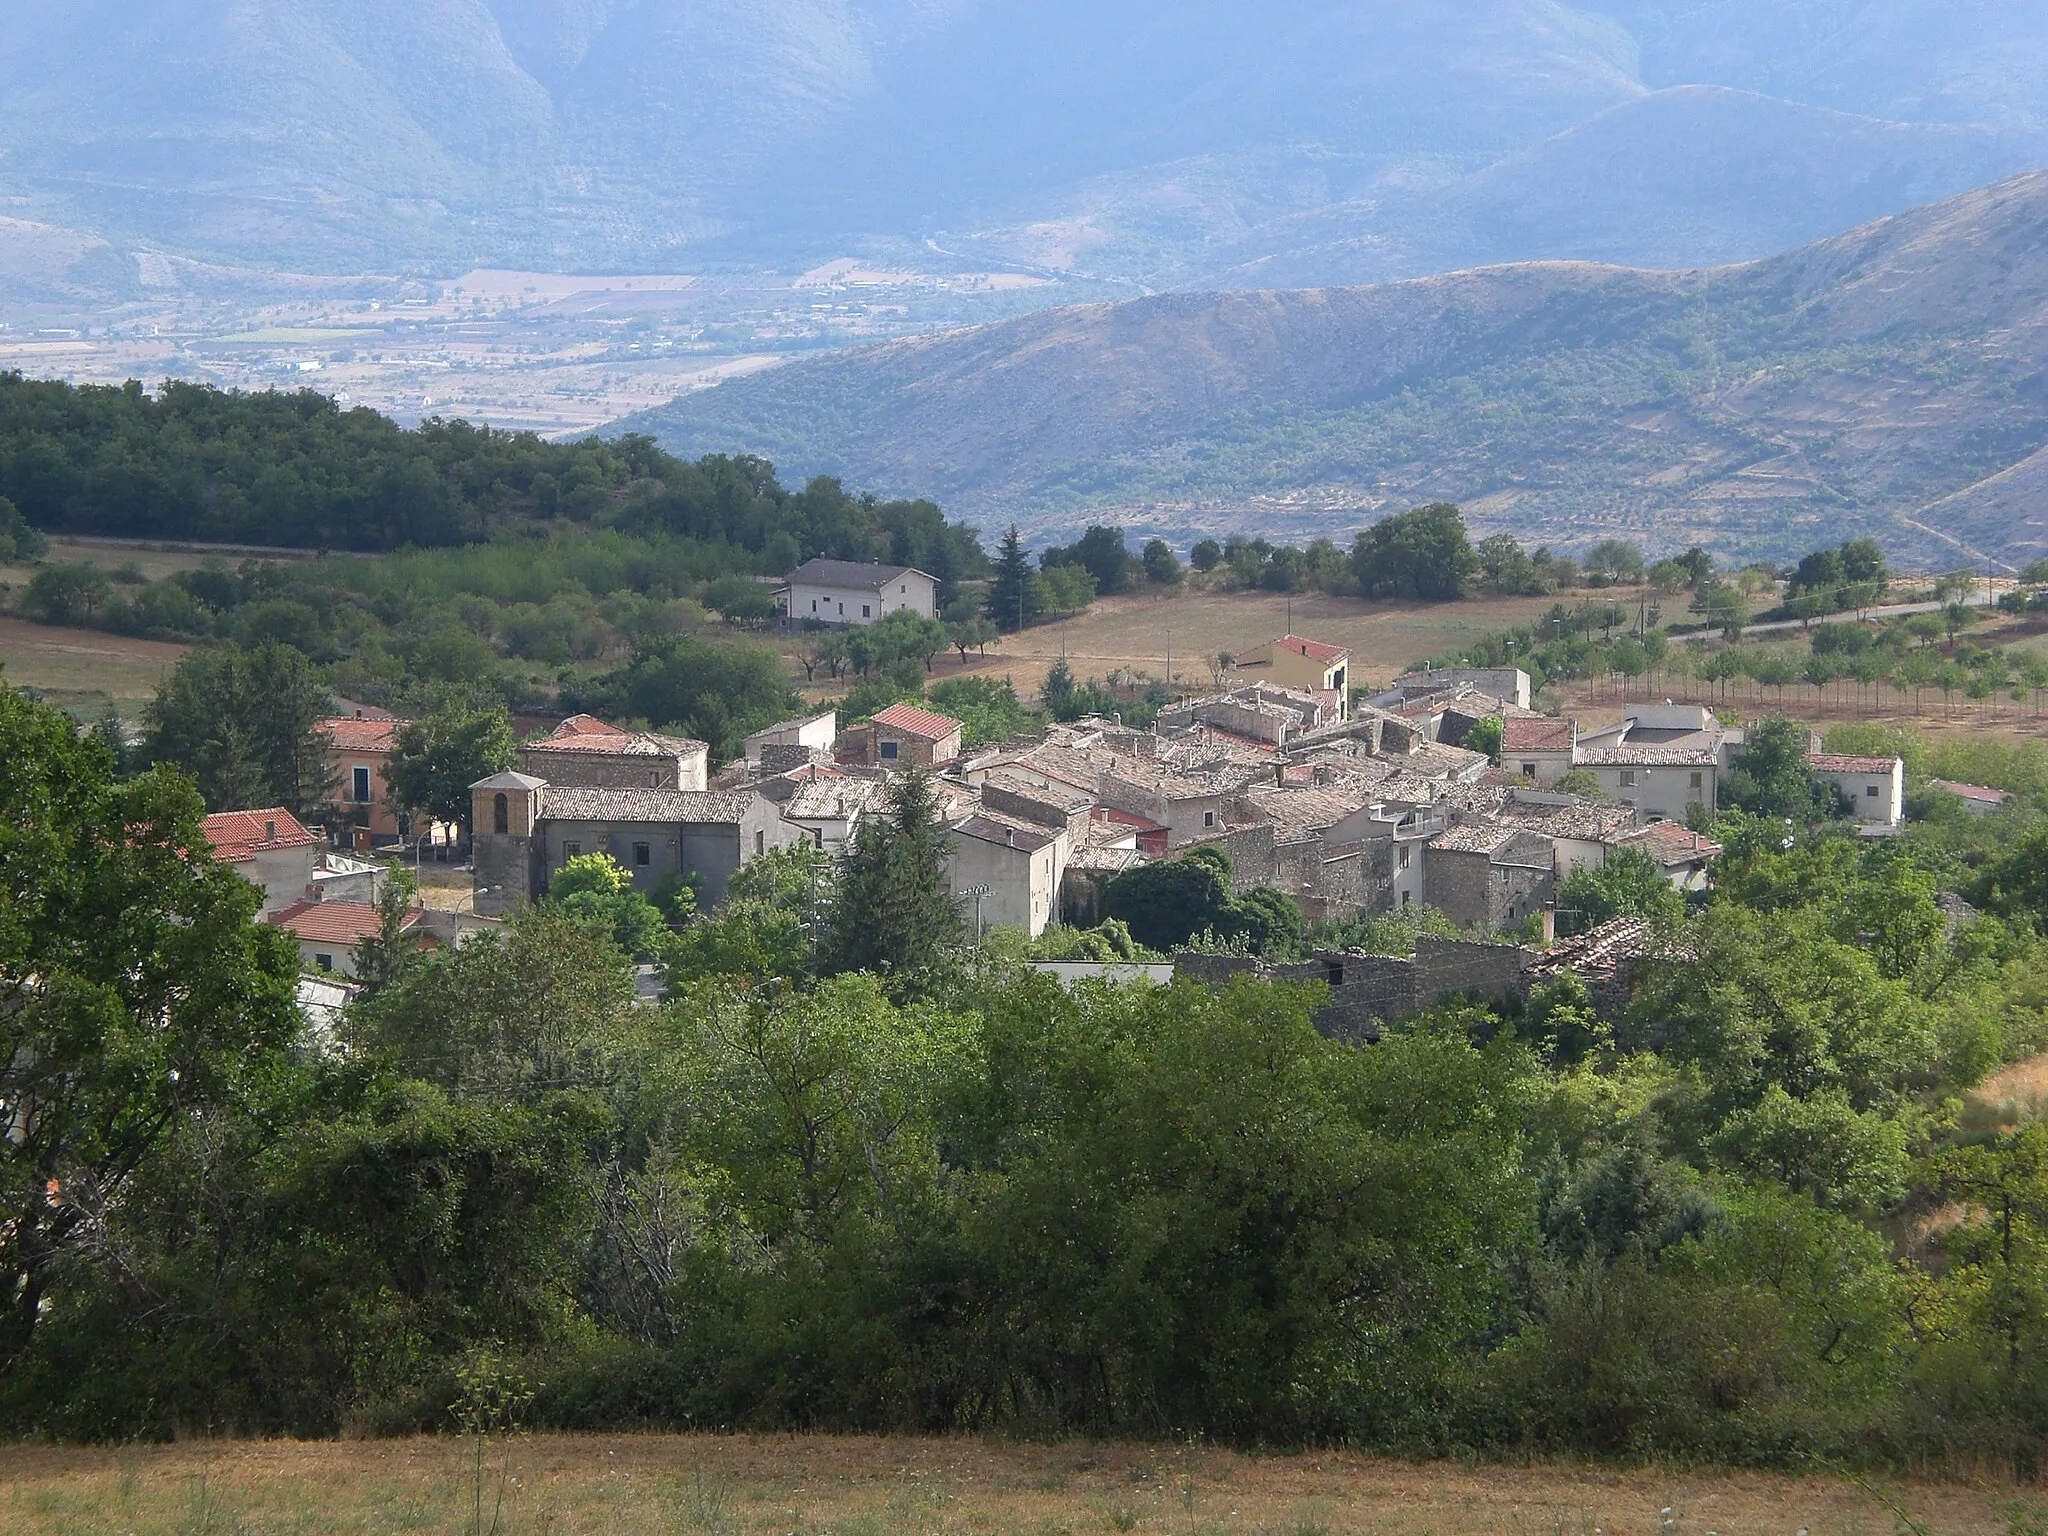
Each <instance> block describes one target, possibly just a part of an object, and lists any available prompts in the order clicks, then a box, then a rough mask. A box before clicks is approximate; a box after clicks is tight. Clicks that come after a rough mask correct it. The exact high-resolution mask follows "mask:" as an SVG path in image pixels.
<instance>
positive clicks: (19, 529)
mask: <svg viewBox="0 0 2048 1536" xmlns="http://www.w3.org/2000/svg"><path fill="white" fill-rule="evenodd" d="M49 552H50V541H49V540H48V539H46V538H44V537H43V536H42V535H41V534H40V533H38V532H36V530H35V529H34V528H32V527H30V526H29V521H28V519H27V518H25V517H23V516H22V515H21V508H19V507H17V506H16V505H15V504H14V503H13V502H11V501H9V500H8V499H7V498H6V497H5V496H0V564H8V565H34V564H35V563H36V562H37V561H39V560H41V559H42V558H43V557H44V556H45V555H47V554H48V553H49Z"/></svg>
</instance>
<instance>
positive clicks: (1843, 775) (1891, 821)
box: [1806, 752, 1906, 832]
mask: <svg viewBox="0 0 2048 1536" xmlns="http://www.w3.org/2000/svg"><path fill="white" fill-rule="evenodd" d="M1806 765H1807V767H1809V768H1811V769H1812V770H1813V773H1814V776H1815V777H1816V778H1819V779H1824V780H1826V781H1827V782H1828V783H1830V784H1832V785H1834V786H1835V787H1836V788H1837V789H1839V790H1840V791H1841V792H1842V794H1843V796H1844V797H1845V798H1846V799H1847V800H1848V801H1849V803H1850V805H1851V806H1853V807H1854V811H1853V814H1854V816H1855V818H1856V820H1857V821H1858V822H1859V823H1860V824H1861V825H1862V826H1864V827H1865V828H1868V829H1870V830H1872V831H1887V832H1888V831H1891V830H1893V829H1895V828H1896V827H1897V826H1898V825H1899V823H1901V822H1902V821H1904V820H1905V819H1906V760H1905V759H1904V758H1902V757H1852V756H1849V755H1847V754H1845V753H1841V752H1815V753H1812V754H1810V755H1809V756H1808V757H1807V759H1806Z"/></svg>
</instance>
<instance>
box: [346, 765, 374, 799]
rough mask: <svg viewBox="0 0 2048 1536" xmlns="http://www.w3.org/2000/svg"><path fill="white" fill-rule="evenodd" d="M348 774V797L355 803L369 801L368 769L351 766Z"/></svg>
mask: <svg viewBox="0 0 2048 1536" xmlns="http://www.w3.org/2000/svg"><path fill="white" fill-rule="evenodd" d="M348 774H349V786H348V787H349V798H350V799H351V800H353V801H355V803H356V804H357V805H368V804H369V803H370V770H369V769H367V768H363V767H355V768H351V769H349V771H348Z"/></svg>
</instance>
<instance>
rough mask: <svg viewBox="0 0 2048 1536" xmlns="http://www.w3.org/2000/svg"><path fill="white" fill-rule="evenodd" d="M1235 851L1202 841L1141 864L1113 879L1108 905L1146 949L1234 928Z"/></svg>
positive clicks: (1105, 901) (1170, 947) (1171, 945)
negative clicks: (1174, 854)
mask: <svg viewBox="0 0 2048 1536" xmlns="http://www.w3.org/2000/svg"><path fill="white" fill-rule="evenodd" d="M1230 877H1231V867H1230V856H1229V855H1228V854H1226V853H1224V852H1223V850H1222V849H1220V848H1213V847H1202V848H1196V849H1194V850H1192V851H1191V852H1189V853H1187V854H1184V855H1182V856H1181V857H1180V858H1177V859H1163V860H1161V861H1159V862H1158V863H1156V864H1140V865H1138V866H1137V867H1136V868H1135V869H1127V870H1125V871H1124V872H1123V873H1122V874H1120V875H1118V876H1117V877H1116V878H1115V879H1114V880H1112V881H1110V882H1109V884H1108V886H1107V887H1106V888H1105V890H1104V892H1103V910H1104V911H1105V912H1106V913H1108V915H1109V916H1111V917H1113V918H1115V919H1116V920H1117V921H1118V922H1120V923H1122V924H1124V925H1125V926H1126V927H1127V928H1129V929H1130V931H1131V935H1132V937H1133V938H1135V939H1136V940H1137V941H1138V942H1139V943H1140V944H1143V945H1144V946H1145V947H1146V948H1147V949H1155V950H1159V951H1160V952H1162V953H1165V952H1169V951H1172V950H1175V949H1179V948H1182V947H1183V946H1185V945H1186V944H1187V943H1188V942H1189V941H1190V940H1192V939H1194V938H1197V937H1199V936H1200V935H1202V934H1204V933H1214V934H1216V935H1217V937H1219V938H1227V937H1229V936H1230V934H1231V932H1232V931H1234V924H1233V923H1232V920H1231V919H1232V906H1231V897H1230Z"/></svg>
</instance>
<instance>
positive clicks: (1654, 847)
mask: <svg viewBox="0 0 2048 1536" xmlns="http://www.w3.org/2000/svg"><path fill="white" fill-rule="evenodd" d="M1619 846H1620V847H1623V848H1630V847H1639V848H1641V849H1643V850H1644V851H1645V852H1647V853H1648V854H1649V855H1650V856H1651V857H1652V858H1655V859H1661V860H1663V861H1664V862H1666V863H1677V862H1679V861H1681V860H1685V859H1718V858H1719V857H1720V856H1721V852H1722V849H1721V845H1720V844H1719V843H1717V842H1715V841H1714V840H1713V839H1712V838H1710V837H1702V836H1700V835H1699V833H1697V832H1694V831H1691V830H1690V829H1688V828H1686V827H1682V826H1680V825H1679V824H1678V823H1677V822H1675V821H1653V822H1651V823H1650V824H1649V825H1648V826H1647V827H1644V828H1643V829H1642V831H1640V832H1636V833H1633V834H1631V835H1630V836H1628V837H1624V838H1622V839H1620V840H1619Z"/></svg>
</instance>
